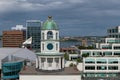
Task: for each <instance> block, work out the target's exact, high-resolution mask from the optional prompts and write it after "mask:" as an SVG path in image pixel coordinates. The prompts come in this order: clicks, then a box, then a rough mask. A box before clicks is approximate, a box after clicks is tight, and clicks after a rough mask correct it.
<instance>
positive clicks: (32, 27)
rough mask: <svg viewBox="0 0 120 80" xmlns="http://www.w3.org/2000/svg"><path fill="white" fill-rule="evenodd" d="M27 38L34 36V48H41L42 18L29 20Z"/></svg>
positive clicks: (27, 22)
mask: <svg viewBox="0 0 120 80" xmlns="http://www.w3.org/2000/svg"><path fill="white" fill-rule="evenodd" d="M26 27H27V39H28V38H30V37H32V45H31V47H32V49H40V39H41V31H40V30H41V21H40V20H27V21H26Z"/></svg>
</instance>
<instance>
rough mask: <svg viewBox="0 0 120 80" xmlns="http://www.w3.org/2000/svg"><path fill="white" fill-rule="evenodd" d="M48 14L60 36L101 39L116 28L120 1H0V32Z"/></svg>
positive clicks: (45, 16)
mask: <svg viewBox="0 0 120 80" xmlns="http://www.w3.org/2000/svg"><path fill="white" fill-rule="evenodd" d="M49 15H51V16H53V19H54V20H55V21H56V22H57V24H58V25H59V28H60V32H61V35H62V36H92V35H93V36H97V35H98V36H105V35H106V30H107V29H108V28H111V27H115V26H118V25H120V0H0V33H2V31H3V30H9V29H10V28H11V27H14V26H15V25H17V24H22V25H25V22H26V20H36V19H39V20H41V21H45V20H46V19H47V16H49Z"/></svg>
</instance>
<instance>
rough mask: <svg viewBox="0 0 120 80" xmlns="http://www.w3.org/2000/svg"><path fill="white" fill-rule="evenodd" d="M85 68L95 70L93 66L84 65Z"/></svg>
mask: <svg viewBox="0 0 120 80" xmlns="http://www.w3.org/2000/svg"><path fill="white" fill-rule="evenodd" d="M85 70H95V66H85Z"/></svg>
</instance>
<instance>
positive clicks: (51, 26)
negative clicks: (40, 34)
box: [42, 16, 58, 30]
mask: <svg viewBox="0 0 120 80" xmlns="http://www.w3.org/2000/svg"><path fill="white" fill-rule="evenodd" d="M57 29H58V26H57V24H56V22H54V21H53V20H52V17H51V16H49V17H48V20H46V21H45V22H44V23H43V25H42V30H57Z"/></svg>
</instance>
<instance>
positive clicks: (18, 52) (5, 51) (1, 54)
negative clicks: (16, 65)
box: [0, 48, 36, 61]
mask: <svg viewBox="0 0 120 80" xmlns="http://www.w3.org/2000/svg"><path fill="white" fill-rule="evenodd" d="M10 55H11V56H16V57H20V58H23V59H29V60H33V61H35V59H36V55H35V53H34V52H32V51H30V50H28V49H25V48H0V60H2V59H4V58H5V57H7V56H10Z"/></svg>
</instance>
